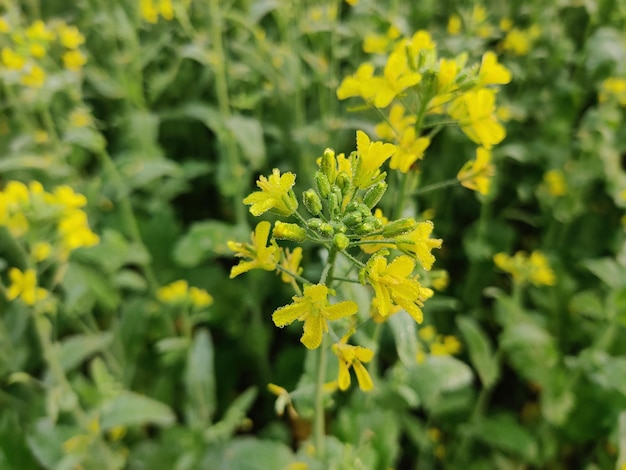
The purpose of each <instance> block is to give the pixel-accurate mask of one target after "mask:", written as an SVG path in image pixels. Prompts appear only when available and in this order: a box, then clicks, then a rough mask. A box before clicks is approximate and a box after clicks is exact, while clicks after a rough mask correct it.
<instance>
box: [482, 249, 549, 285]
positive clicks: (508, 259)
mask: <svg viewBox="0 0 626 470" xmlns="http://www.w3.org/2000/svg"><path fill="white" fill-rule="evenodd" d="M493 261H494V263H495V265H496V266H497V267H498V268H499V269H501V270H502V271H504V272H506V273H509V274H510V275H511V277H512V278H513V282H514V283H516V284H525V283H527V282H530V283H532V284H534V285H536V286H541V285H546V286H552V285H554V284H555V282H556V276H555V274H554V271H552V269H551V268H550V265H549V263H548V259H547V258H546V256H545V255H544V254H543V253H542V252H540V251H537V250H536V251H533V252H532V253H531V254H530V257H529V256H528V254H527V253H526V252H524V251H518V252H517V253H515V255H514V256H509V255H507V254H506V253H496V254H495V255H494V257H493Z"/></svg>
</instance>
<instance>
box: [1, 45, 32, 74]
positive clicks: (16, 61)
mask: <svg viewBox="0 0 626 470" xmlns="http://www.w3.org/2000/svg"><path fill="white" fill-rule="evenodd" d="M1 55H2V64H3V65H4V66H5V67H6V68H8V69H10V70H22V68H23V67H24V65H25V64H26V59H24V58H23V57H22V56H21V55H19V54H17V53H16V52H13V49H11V48H10V47H6V46H5V47H3V48H2V53H1Z"/></svg>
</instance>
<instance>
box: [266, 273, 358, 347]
mask: <svg viewBox="0 0 626 470" xmlns="http://www.w3.org/2000/svg"><path fill="white" fill-rule="evenodd" d="M328 293H329V290H328V287H326V286H325V285H324V284H316V285H313V286H310V285H309V286H305V287H304V292H303V294H302V296H294V297H293V301H294V302H293V303H292V304H289V305H285V306H284V307H280V308H278V309H277V310H276V311H274V313H273V314H272V320H273V321H274V324H275V325H276V326H278V327H281V328H282V327H283V326H286V325H289V324H291V323H293V322H294V321H296V320H298V321H302V322H304V333H303V334H302V337H301V338H300V341H301V342H302V344H304V346H306V347H307V348H308V349H316V348H317V347H319V345H320V344H321V343H322V336H323V334H324V333H325V332H327V331H328V324H327V321H332V320H338V319H340V318H344V317H347V316H350V315H354V314H355V313H356V312H357V310H358V306H357V304H356V303H355V302H353V301H351V300H345V301H342V302H339V303H336V304H333V305H330V304H329V302H328Z"/></svg>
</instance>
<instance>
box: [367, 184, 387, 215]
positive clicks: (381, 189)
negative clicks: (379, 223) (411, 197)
mask: <svg viewBox="0 0 626 470" xmlns="http://www.w3.org/2000/svg"><path fill="white" fill-rule="evenodd" d="M387 187H388V186H387V183H386V182H385V181H379V182H378V183H376V184H375V185H374V186H372V187H371V188H370V189H368V190H367V192H366V193H365V196H363V203H364V204H365V205H366V206H367V207H369V208H370V209H373V208H374V206H376V204H378V202H379V201H380V200H381V199H382V197H383V195H384V194H385V191H387Z"/></svg>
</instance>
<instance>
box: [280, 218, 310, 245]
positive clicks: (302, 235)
mask: <svg viewBox="0 0 626 470" xmlns="http://www.w3.org/2000/svg"><path fill="white" fill-rule="evenodd" d="M272 236H273V237H274V238H278V239H279V240H291V241H294V242H303V241H304V240H306V230H305V229H303V228H302V227H300V226H299V225H297V224H288V223H285V222H281V221H277V222H276V223H275V224H274V230H273V231H272Z"/></svg>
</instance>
